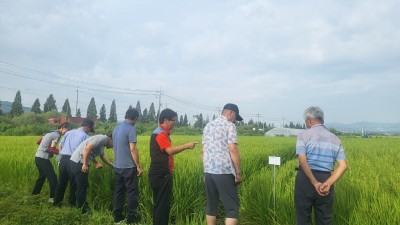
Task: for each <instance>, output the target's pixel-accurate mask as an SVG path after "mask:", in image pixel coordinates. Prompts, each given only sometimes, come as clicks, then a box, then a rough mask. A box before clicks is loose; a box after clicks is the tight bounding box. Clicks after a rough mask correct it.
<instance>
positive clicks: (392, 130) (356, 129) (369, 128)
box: [325, 122, 400, 134]
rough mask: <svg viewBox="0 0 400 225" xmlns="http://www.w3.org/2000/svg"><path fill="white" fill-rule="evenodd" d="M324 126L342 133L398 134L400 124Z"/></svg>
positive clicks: (370, 123)
mask: <svg viewBox="0 0 400 225" xmlns="http://www.w3.org/2000/svg"><path fill="white" fill-rule="evenodd" d="M325 125H326V127H328V128H335V129H336V130H338V131H341V132H344V133H361V132H364V133H380V134H400V123H373V122H357V123H351V124H343V123H327V124H325Z"/></svg>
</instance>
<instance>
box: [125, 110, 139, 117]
mask: <svg viewBox="0 0 400 225" xmlns="http://www.w3.org/2000/svg"><path fill="white" fill-rule="evenodd" d="M138 118H139V112H138V111H137V110H136V109H135V108H132V109H128V110H127V111H126V113H125V119H130V120H137V119H138Z"/></svg>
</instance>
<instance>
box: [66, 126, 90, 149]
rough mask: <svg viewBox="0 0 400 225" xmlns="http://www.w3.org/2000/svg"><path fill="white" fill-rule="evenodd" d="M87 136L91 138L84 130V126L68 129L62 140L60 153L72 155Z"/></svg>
mask: <svg viewBox="0 0 400 225" xmlns="http://www.w3.org/2000/svg"><path fill="white" fill-rule="evenodd" d="M87 138H89V135H88V134H87V133H86V132H85V131H84V130H83V128H82V127H80V128H78V129H74V130H70V131H68V132H67V133H65V134H64V137H63V138H62V140H61V143H60V145H61V151H60V154H61V155H72V153H74V151H75V149H76V148H77V147H78V146H79V144H80V143H82V142H83V141H84V140H86V139H87Z"/></svg>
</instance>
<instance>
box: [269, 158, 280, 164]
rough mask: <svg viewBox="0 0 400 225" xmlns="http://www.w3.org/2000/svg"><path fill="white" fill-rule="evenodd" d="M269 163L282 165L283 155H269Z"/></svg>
mask: <svg viewBox="0 0 400 225" xmlns="http://www.w3.org/2000/svg"><path fill="white" fill-rule="evenodd" d="M268 163H269V164H270V165H277V166H280V165H281V157H276V156H270V157H269V161H268Z"/></svg>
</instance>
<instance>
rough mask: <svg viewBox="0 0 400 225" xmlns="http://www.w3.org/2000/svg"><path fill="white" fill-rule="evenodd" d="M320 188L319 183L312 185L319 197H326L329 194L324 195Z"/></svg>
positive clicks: (320, 184)
mask: <svg viewBox="0 0 400 225" xmlns="http://www.w3.org/2000/svg"><path fill="white" fill-rule="evenodd" d="M321 186H322V183H321V182H317V183H315V184H314V188H315V190H316V191H317V193H318V194H319V195H320V196H327V195H328V194H329V192H328V193H326V192H325V191H321Z"/></svg>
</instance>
